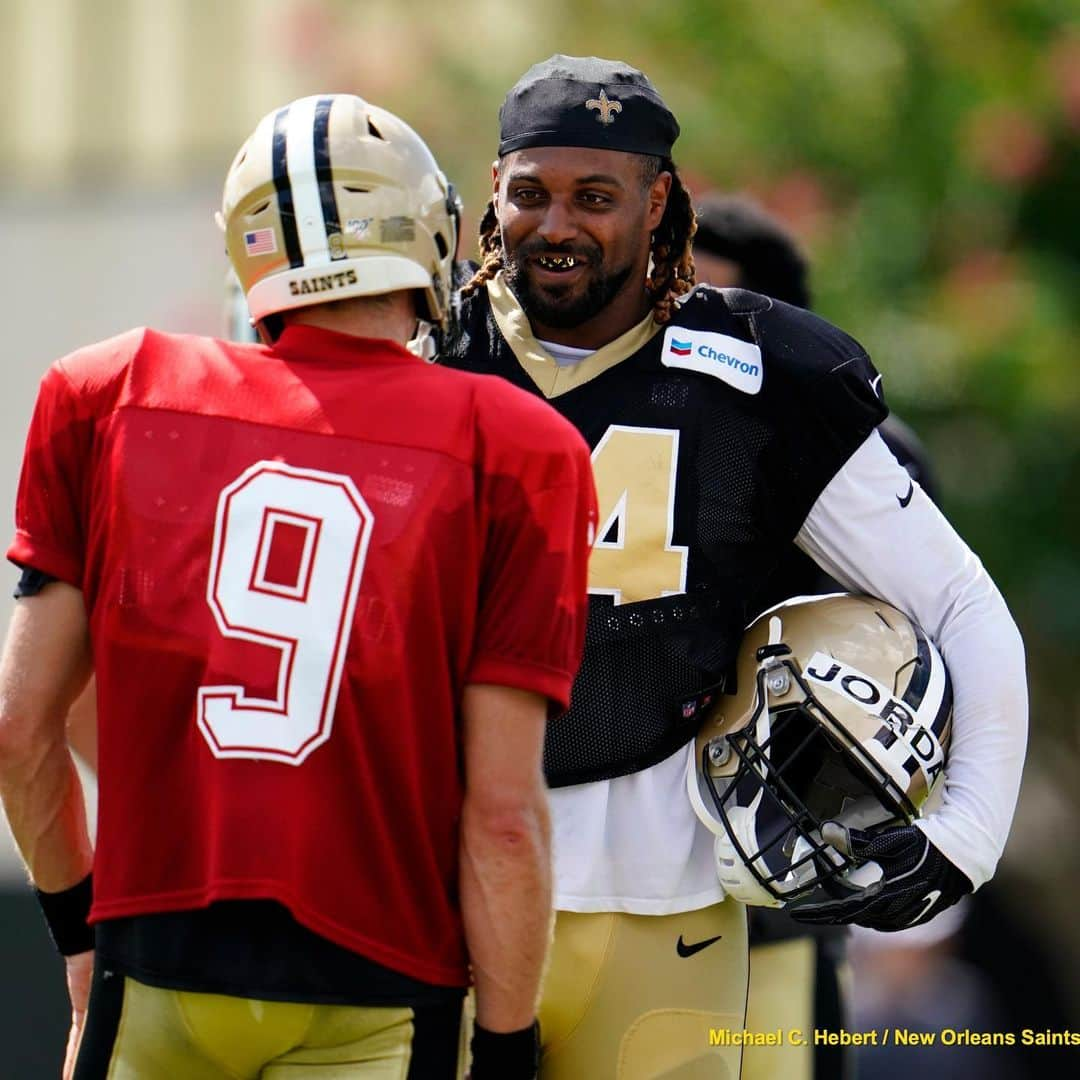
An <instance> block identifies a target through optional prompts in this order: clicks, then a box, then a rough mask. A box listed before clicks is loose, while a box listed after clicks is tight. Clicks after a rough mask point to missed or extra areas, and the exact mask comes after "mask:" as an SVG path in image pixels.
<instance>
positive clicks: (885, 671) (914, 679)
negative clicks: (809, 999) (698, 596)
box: [687, 596, 951, 907]
mask: <svg viewBox="0 0 1080 1080" xmlns="http://www.w3.org/2000/svg"><path fill="white" fill-rule="evenodd" d="M737 680H738V681H737V686H736V691H735V694H734V695H728V696H724V697H721V698H720V699H719V701H718V703H717V705H716V707H715V708H714V710H713V712H711V713H710V714H709V715H708V716H707V717H706V719H705V722H704V723H703V725H702V728H701V730H700V732H699V734H698V738H697V743H696V746H695V760H694V762H693V763H692V768H691V770H690V772H689V773H688V777H687V782H688V790H689V793H690V798H691V802H692V804H693V805H694V809H695V811H696V812H697V814H698V816H699V817H700V818H701V820H702V821H703V822H704V823H705V824H706V826H707V827H708V828H709V829H710V830H711V831H712V832H713V833H714V835H715V837H716V841H715V856H716V869H717V873H718V875H719V877H720V880H721V882H722V883H723V884H724V887H725V889H726V891H727V892H728V894H729V895H731V896H733V897H735V898H736V899H738V900H741V901H743V902H744V903H750V904H758V905H764V906H770V907H785V906H788V905H791V904H794V903H797V902H799V901H803V902H809V901H814V900H820V899H822V898H823V897H826V896H835V895H840V894H843V893H849V892H850V891H851V889H852V888H857V887H864V886H866V885H868V884H871V883H872V882H873V880H875V878H876V869H877V868H876V866H874V865H873V864H868V865H866V866H859V865H858V864H857V863H856V862H855V861H854V860H852V858H851V857H850V855H848V854H846V853H845V850H844V845H843V844H840V843H837V841H836V837H837V835H838V834H837V832H836V829H837V826H840V827H842V828H858V829H865V830H871V831H872V830H874V829H878V828H882V827H886V826H889V825H900V824H906V823H909V822H911V821H912V820H914V819H915V818H916V817H918V816H919V812H920V808H921V807H922V806H923V804H924V803H925V801H926V799H927V798H928V796H929V794H930V792H931V790H932V789H933V788H934V786H935V785H936V783H937V781H938V780H939V779H940V777H941V775H942V773H943V769H944V760H945V750H946V748H947V743H948V736H949V731H950V726H951V691H950V687H949V683H948V675H947V672H946V670H945V665H944V663H943V661H942V660H941V658H940V656H938V655H937V653H936V650H935V649H934V647H933V645H932V644H931V643H930V641H929V640H928V639H927V638H926V636H925V635H924V634H923V633H922V631H921V630H919V628H918V627H917V626H915V624H914V623H912V622H911V621H910V620H909V619H908V618H907V617H906V616H904V615H903V614H902V613H901V612H899V611H897V610H896V609H895V608H892V607H890V606H889V605H887V604H883V603H881V602H880V601H875V600H871V599H870V598H868V597H852V596H834V597H827V598H820V599H818V598H815V599H812V600H805V601H802V602H789V603H787V604H782V605H780V606H779V607H778V608H774V609H773V610H772V611H771V612H766V613H765V615H763V616H761V617H760V618H759V619H758V620H757V621H756V622H755V623H754V624H752V625H751V627H750V628H749V629H748V630H747V633H746V637H745V639H744V644H743V647H742V649H741V651H740V654H739V662H738V673H737ZM830 823H835V824H830ZM830 840H832V841H833V842H831V843H830V842H829V841H830Z"/></svg>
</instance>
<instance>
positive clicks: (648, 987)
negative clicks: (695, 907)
mask: <svg viewBox="0 0 1080 1080" xmlns="http://www.w3.org/2000/svg"><path fill="white" fill-rule="evenodd" d="M746 982H747V940H746V910H745V908H744V907H743V906H742V905H741V904H738V903H736V902H735V901H733V900H727V901H725V902H724V903H722V904H716V905H714V906H712V907H708V908H704V909H702V910H700V911H690V912H686V913H684V914H680V915H627V914H622V913H617V912H600V913H595V914H593V913H589V914H581V913H577V912H568V911H560V912H559V913H558V914H557V916H556V920H555V938H554V944H553V946H552V952H551V961H550V965H549V967H548V972H547V976H546V978H545V980H544V989H543V995H542V999H541V1004H540V1036H541V1039H542V1040H543V1050H542V1057H541V1064H540V1076H541V1080H584V1078H588V1080H736V1078H737V1077H738V1076H739V1060H740V1056H741V1048H740V1047H739V1046H737V1045H736V1046H728V1045H714V1043H715V1042H717V1041H718V1040H716V1037H715V1035H712V1038H711V1037H710V1036H711V1034H712V1033H715V1032H722V1031H728V1030H734V1031H742V1028H743V1021H744V1015H745V1010H746Z"/></svg>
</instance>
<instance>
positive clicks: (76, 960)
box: [63, 949, 94, 1080]
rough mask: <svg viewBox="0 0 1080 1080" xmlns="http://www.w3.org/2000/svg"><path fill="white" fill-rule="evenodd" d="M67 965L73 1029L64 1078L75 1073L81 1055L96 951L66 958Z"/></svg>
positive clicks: (68, 1045) (69, 1034)
mask: <svg viewBox="0 0 1080 1080" xmlns="http://www.w3.org/2000/svg"><path fill="white" fill-rule="evenodd" d="M65 964H66V965H67V985H68V997H69V998H70V999H71V1029H70V1030H69V1031H68V1039H67V1050H66V1051H65V1052H64V1072H63V1080H71V1077H72V1076H74V1075H75V1059H76V1058H77V1057H78V1055H79V1043H80V1042H81V1041H82V1033H83V1027H84V1025H85V1024H86V1006H87V1003H88V1002H89V1000H90V978H91V976H92V975H93V972H94V952H93V950H92V949H91V950H90V951H89V952H82V953H76V954H75V955H74V956H68V957H66V958H65Z"/></svg>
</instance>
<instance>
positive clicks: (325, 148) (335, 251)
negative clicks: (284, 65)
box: [312, 97, 345, 260]
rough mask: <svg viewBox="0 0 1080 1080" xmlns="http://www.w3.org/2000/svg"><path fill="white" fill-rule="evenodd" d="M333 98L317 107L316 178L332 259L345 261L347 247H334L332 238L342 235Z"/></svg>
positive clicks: (315, 140) (323, 101)
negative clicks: (336, 188)
mask: <svg viewBox="0 0 1080 1080" xmlns="http://www.w3.org/2000/svg"><path fill="white" fill-rule="evenodd" d="M333 104H334V99H333V98H328V97H327V98H321V99H320V100H319V103H318V104H317V105H316V106H315V123H314V125H313V129H312V130H313V134H314V140H313V141H314V147H313V149H314V154H315V178H316V180H317V181H318V184H319V202H320V204H321V205H322V216H323V223H324V225H325V226H326V244H327V247H328V249H329V251H330V259H331V260H334V259H344V258H345V247H344V245H341V246H339V247H334V246H332V245H331V244H330V237H331V236H332V235H333V234H334V233H338V234H340V233H341V219H340V218H339V217H338V205H337V196H336V195H335V194H334V175H333V170H332V168H331V163H330V109H331V107H332V106H333Z"/></svg>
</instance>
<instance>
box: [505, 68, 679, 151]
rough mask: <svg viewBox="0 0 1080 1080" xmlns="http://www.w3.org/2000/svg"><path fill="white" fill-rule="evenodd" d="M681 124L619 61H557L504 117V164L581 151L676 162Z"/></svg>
mask: <svg viewBox="0 0 1080 1080" xmlns="http://www.w3.org/2000/svg"><path fill="white" fill-rule="evenodd" d="M678 137H679V125H678V122H677V121H676V120H675V117H674V116H672V114H671V111H670V110H669V109H668V107H667V106H666V105H665V104H664V102H663V99H662V98H661V97H660V95H659V94H658V93H657V92H656V89H655V88H654V87H653V84H652V83H651V82H649V80H648V78H646V76H645V75H643V74H642V73H641V72H640V71H638V70H637V68H632V67H630V66H629V65H628V64H624V63H623V62H622V61H620V60H601V59H600V58H598V57H596V56H563V55H561V54H556V55H555V56H552V57H550V58H549V59H547V60H545V61H543V63H540V64H534V65H533V66H532V67H531V68H529V70H528V71H526V72H525V74H524V75H522V77H521V78H520V79H518V81H517V83H516V84H515V85H514V87H513V89H512V90H511V91H510V93H509V94H507V95H506V100H505V101H504V102H503V105H502V108H501V109H500V110H499V157H503V156H504V155H505V154H509V153H511V152H512V151H514V150H521V149H523V148H524V147H527V146H583V147H592V148H594V149H598V150H621V151H623V152H624V153H629V154H649V155H654V156H656V157H662V158H668V157H671V147H672V145H673V144H674V142H675V140H676V139H677V138H678Z"/></svg>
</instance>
